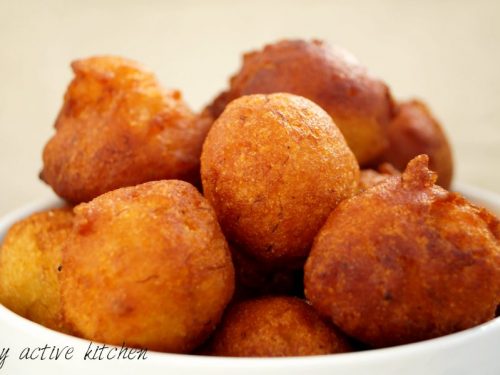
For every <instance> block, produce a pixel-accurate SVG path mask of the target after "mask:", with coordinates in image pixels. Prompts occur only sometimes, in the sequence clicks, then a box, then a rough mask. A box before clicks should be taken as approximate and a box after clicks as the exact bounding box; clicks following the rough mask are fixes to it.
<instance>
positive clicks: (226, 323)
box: [208, 297, 351, 357]
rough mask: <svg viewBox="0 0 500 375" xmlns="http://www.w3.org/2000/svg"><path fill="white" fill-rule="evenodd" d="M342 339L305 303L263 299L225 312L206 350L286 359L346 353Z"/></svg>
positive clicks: (287, 298) (226, 353) (295, 299)
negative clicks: (287, 357) (289, 357)
mask: <svg viewBox="0 0 500 375" xmlns="http://www.w3.org/2000/svg"><path fill="white" fill-rule="evenodd" d="M350 350H351V348H350V346H349V344H348V342H347V341H346V339H345V338H344V337H343V335H341V334H340V333H339V332H338V331H337V330H336V329H335V328H334V327H333V326H332V325H331V324H329V323H327V322H325V321H323V320H322V319H321V318H320V317H319V315H318V314H317V313H316V311H314V309H313V308H312V307H311V306H310V305H308V304H307V303H306V302H305V301H303V300H301V299H298V298H294V297H264V298H259V299H253V300H247V301H243V302H239V303H237V304H235V305H232V306H231V307H229V308H228V311H227V312H226V313H225V314H224V318H223V320H222V322H221V325H220V327H219V328H218V329H217V331H216V333H215V335H214V337H213V339H212V341H211V342H210V344H209V346H208V353H209V354H211V355H216V356H227V357H286V356H306V355H320V354H331V353H342V352H348V351H350Z"/></svg>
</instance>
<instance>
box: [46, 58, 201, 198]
mask: <svg viewBox="0 0 500 375" xmlns="http://www.w3.org/2000/svg"><path fill="white" fill-rule="evenodd" d="M71 66H72V68H73V71H74V73H75V78H74V79H73V81H72V82H71V84H70V85H69V88H68V91H67V92H66V95H65V97H64V104H63V107H62V109H61V112H60V113H59V116H58V118H57V120H56V123H55V128H56V133H55V135H54V136H53V137H52V139H50V141H49V142H48V143H47V145H46V146H45V149H44V152H43V163H44V166H43V170H42V172H41V178H42V179H43V180H44V181H45V182H46V183H48V184H49V185H50V186H52V188H53V189H54V191H55V192H56V193H57V194H58V195H59V196H61V197H63V198H65V199H66V200H68V201H71V202H74V203H78V202H87V201H89V200H91V199H93V198H95V197H96V196H98V195H100V194H103V193H105V192H107V191H110V190H113V189H116V188H120V187H124V186H132V185H136V184H139V183H143V182H146V181H153V180H160V179H181V180H186V181H189V182H193V183H196V182H197V181H199V157H200V153H201V147H202V144H203V140H204V138H205V136H206V133H207V131H208V127H209V126H210V123H207V122H206V121H197V118H196V116H195V115H194V114H193V113H192V112H191V110H190V109H189V108H188V107H187V105H186V104H185V103H184V101H183V100H182V97H181V94H180V93H179V91H167V90H164V89H162V88H161V87H160V85H159V83H158V82H157V80H156V78H155V76H154V75H153V74H152V73H150V72H149V71H147V70H145V69H144V68H143V67H142V66H140V65H139V64H137V63H135V62H133V61H130V60H126V59H123V58H120V57H111V56H103V57H92V58H88V59H84V60H78V61H75V62H74V63H73V64H72V65H71Z"/></svg>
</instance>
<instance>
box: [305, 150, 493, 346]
mask: <svg viewBox="0 0 500 375" xmlns="http://www.w3.org/2000/svg"><path fill="white" fill-rule="evenodd" d="M427 164H428V157H427V156H425V155H421V156H418V157H417V158H415V159H413V160H412V161H411V162H410V163H409V164H408V166H407V168H406V170H405V172H404V173H403V174H402V176H401V177H389V178H388V179H387V180H386V181H385V182H383V183H381V184H379V185H376V186H374V187H372V188H371V189H368V190H366V191H365V192H364V193H361V194H359V195H357V196H355V197H353V198H351V199H349V200H347V201H344V202H343V203H341V204H340V205H339V206H338V207H337V208H336V210H335V211H334V212H333V213H332V214H331V215H330V217H329V218H328V221H327V222H326V224H325V225H324V227H323V228H322V229H321V231H320V232H319V234H318V236H317V237H316V239H315V242H314V246H313V248H312V250H311V254H310V256H309V258H308V260H307V263H306V267H305V294H306V297H307V298H308V300H310V301H311V302H312V304H313V306H314V307H315V308H316V309H317V310H318V311H319V312H321V314H324V315H325V316H329V317H330V318H331V319H332V321H333V322H334V323H335V324H336V325H337V326H338V327H339V328H340V329H341V330H342V331H344V332H345V333H346V334H348V335H350V336H352V337H354V338H356V339H358V340H360V341H362V342H365V343H367V344H369V345H371V346H373V347H384V346H391V345H398V344H405V343H410V342H415V341H420V340H425V339H429V338H433V337H437V336H441V335H446V334H449V333H452V332H456V331H460V330H463V329H466V328H469V327H472V326H475V325H478V324H480V323H483V322H485V321H487V320H489V319H492V318H494V316H495V309H496V307H497V305H498V302H499V301H500V222H499V221H498V219H497V218H495V217H494V216H493V215H492V214H490V213H489V212H488V211H486V210H485V209H481V208H478V207H476V206H474V205H472V204H471V203H469V202H468V201H467V200H465V199H464V198H463V197H461V196H460V195H458V194H456V193H450V192H448V191H446V190H444V189H443V188H441V187H440V186H437V185H434V182H435V180H436V174H435V173H434V172H431V171H429V170H428V169H427Z"/></svg>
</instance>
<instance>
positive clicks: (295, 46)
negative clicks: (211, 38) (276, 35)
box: [209, 40, 392, 165]
mask: <svg viewBox="0 0 500 375" xmlns="http://www.w3.org/2000/svg"><path fill="white" fill-rule="evenodd" d="M274 92H288V93H291V94H296V95H300V96H304V97H306V98H308V99H310V100H312V101H313V102H315V103H316V104H318V105H319V106H320V107H322V108H323V109H324V110H325V111H326V112H328V114H329V115H330V116H332V118H333V120H334V121H335V124H336V125H337V126H338V127H339V129H340V130H341V132H342V134H343V135H344V137H345V138H346V141H347V144H348V145H349V147H350V148H351V150H352V151H353V152H354V155H356V158H357V160H358V162H359V164H360V165H366V164H368V163H370V162H371V161H373V160H374V159H376V158H377V157H378V156H380V154H381V153H382V151H383V150H384V149H385V148H386V146H387V141H386V137H385V128H386V126H387V125H388V123H389V120H390V118H391V115H392V99H391V96H390V93H389V89H388V88H387V86H386V85H385V84H384V83H383V82H381V81H380V80H378V79H377V78H375V77H373V76H371V75H370V74H369V73H368V72H367V70H366V69H365V68H364V67H363V66H362V65H360V63H359V62H358V61H357V60H356V58H355V57H354V56H352V55H351V54H350V53H349V52H347V51H345V50H343V49H341V48H339V47H335V46H330V45H329V44H327V43H325V42H322V41H319V40H313V41H304V40H283V41H280V42H277V43H274V44H269V45H267V46H265V47H264V49H263V50H261V51H254V52H250V53H246V54H245V55H244V56H243V66H242V67H241V69H240V71H239V72H238V73H237V74H236V75H234V76H233V77H232V78H231V81H230V87H229V89H228V90H227V91H226V92H224V93H222V94H221V95H220V96H219V97H217V98H216V99H215V101H214V102H213V104H212V105H211V106H210V107H209V108H210V109H211V111H212V112H213V114H214V116H215V117H217V116H219V115H220V114H221V113H222V111H223V110H224V108H225V107H226V105H227V104H228V103H229V102H230V101H232V100H233V99H235V98H238V97H240V96H243V95H248V94H269V93H274Z"/></svg>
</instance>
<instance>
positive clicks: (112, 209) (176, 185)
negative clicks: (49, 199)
mask: <svg viewBox="0 0 500 375" xmlns="http://www.w3.org/2000/svg"><path fill="white" fill-rule="evenodd" d="M74 211H75V228H74V230H73V232H72V234H71V236H70V241H69V242H68V246H67V247H66V248H65V251H64V253H63V269H62V272H61V274H60V276H61V291H62V300H63V312H64V316H65V319H66V320H67V321H68V323H70V324H71V326H72V327H73V328H74V330H75V332H76V333H77V334H79V335H80V336H82V337H84V338H86V339H89V340H94V341H100V342H105V343H108V344H116V345H121V344H122V343H125V344H126V345H128V346H133V347H142V348H147V349H153V350H159V351H166V352H178V353H188V352H190V351H192V350H193V349H194V348H195V347H196V346H198V345H199V344H200V343H201V342H202V341H204V340H205V339H206V338H207V337H208V335H209V334H210V333H211V332H212V331H213V330H214V328H215V325H216V324H217V323H218V321H219V319H220V317H221V315H222V312H223V310H224V308H225V307H226V304H227V303H228V302H229V300H230V299H231V296H232V294H233V289H234V270H233V265H232V263H231V256H230V253H229V249H228V246H227V243H226V241H225V239H224V237H223V235H222V232H221V230H220V227H219V224H218V223H217V220H216V217H215V213H214V211H213V209H212V208H211V207H210V205H209V204H208V202H207V201H206V200H205V199H204V198H203V197H202V196H201V195H200V193H198V191H197V190H196V189H195V188H194V187H193V186H191V185H190V184H188V183H186V182H182V181H176V180H168V181H158V182H148V183H145V184H142V185H138V186H135V187H128V188H121V189H118V190H114V191H112V192H109V193H106V194H104V195H102V196H100V197H98V198H96V199H94V200H93V201H91V202H90V203H86V204H85V203H84V204H81V205H79V206H77V207H75V209H74Z"/></svg>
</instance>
